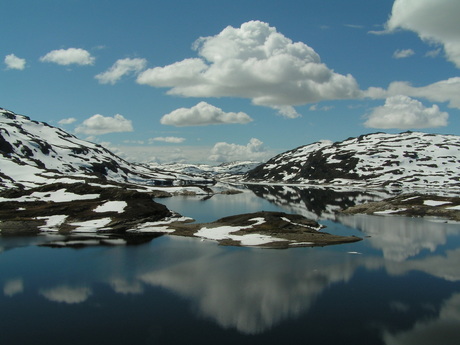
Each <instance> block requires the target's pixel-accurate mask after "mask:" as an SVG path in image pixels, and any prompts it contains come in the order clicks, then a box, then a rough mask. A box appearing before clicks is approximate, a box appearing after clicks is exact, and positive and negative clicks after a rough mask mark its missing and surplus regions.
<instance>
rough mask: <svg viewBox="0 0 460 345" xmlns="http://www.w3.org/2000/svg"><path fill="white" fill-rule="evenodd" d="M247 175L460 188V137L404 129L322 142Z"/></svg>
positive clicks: (281, 156) (255, 178)
mask: <svg viewBox="0 0 460 345" xmlns="http://www.w3.org/2000/svg"><path fill="white" fill-rule="evenodd" d="M244 180H245V181H247V182H260V181H263V182H282V183H293V184H323V185H324V184H326V185H333V186H352V187H368V188H380V187H385V188H397V189H399V188H423V189H427V188H436V189H441V190H446V189H457V190H458V189H460V137H459V136H455V135H439V134H426V133H419V132H404V133H400V134H386V133H374V134H367V135H362V136H359V137H357V138H349V139H346V140H344V141H341V142H335V143H332V142H330V141H320V142H316V143H313V144H310V145H306V146H301V147H299V148H296V149H294V150H290V151H287V152H285V153H282V154H279V155H277V156H276V157H274V158H272V159H270V160H269V161H267V162H266V163H264V164H262V165H260V166H258V167H256V168H255V169H253V170H251V171H249V172H248V173H247V174H246V175H245V178H244Z"/></svg>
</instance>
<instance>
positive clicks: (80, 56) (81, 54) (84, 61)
mask: <svg viewBox="0 0 460 345" xmlns="http://www.w3.org/2000/svg"><path fill="white" fill-rule="evenodd" d="M40 61H41V62H53V63H56V64H58V65H63V66H67V65H72V64H76V65H93V64H94V62H95V61H96V58H94V57H93V56H91V54H90V53H89V52H88V51H86V50H84V49H81V48H69V49H58V50H52V51H50V52H49V53H47V54H46V55H44V56H42V57H41V58H40Z"/></svg>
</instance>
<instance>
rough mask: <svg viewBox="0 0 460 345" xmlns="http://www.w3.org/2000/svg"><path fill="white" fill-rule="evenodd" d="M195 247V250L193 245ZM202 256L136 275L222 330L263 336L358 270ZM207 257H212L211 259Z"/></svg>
mask: <svg viewBox="0 0 460 345" xmlns="http://www.w3.org/2000/svg"><path fill="white" fill-rule="evenodd" d="M194 245H196V244H194ZM197 248H198V249H199V250H200V251H203V255H199V257H197V258H195V259H194V260H186V261H183V262H180V263H177V264H175V265H173V266H170V267H166V268H162V269H159V270H153V271H151V272H146V273H144V274H142V275H140V279H141V280H142V281H143V282H145V283H147V284H150V285H153V286H161V287H164V288H167V289H169V290H172V291H174V292H175V293H177V294H179V295H180V296H183V297H185V298H187V299H189V300H191V301H192V302H193V303H194V305H195V306H196V308H197V309H198V310H199V312H200V314H201V315H202V316H205V317H207V318H211V319H213V320H214V321H215V322H217V323H218V324H219V325H220V326H222V327H224V328H234V329H237V330H238V331H240V332H243V333H247V334H255V333H260V332H263V331H265V330H267V329H269V328H271V327H272V326H273V325H275V324H277V323H279V322H281V321H282V320H284V319H287V318H291V317H294V316H297V315H299V314H301V313H305V312H306V311H307V310H308V309H309V307H310V306H311V304H312V303H313V302H314V300H315V298H316V297H317V296H318V295H319V294H321V292H322V291H323V290H324V289H325V288H326V287H328V286H330V285H332V284H334V283H337V282H346V281H348V280H349V279H350V277H351V276H352V275H353V272H354V271H355V269H356V267H357V266H359V262H358V261H357V257H356V256H351V255H348V256H341V258H340V259H339V258H337V257H334V256H335V255H334V254H332V255H331V253H326V252H324V251H323V252H322V251H321V250H318V251H309V252H301V251H296V250H289V251H285V252H283V253H280V252H269V251H261V250H237V251H228V250H225V249H222V248H220V247H219V250H218V251H216V250H215V248H212V249H211V253H212V254H211V253H207V254H206V253H205V252H206V251H208V250H209V249H210V247H209V246H202V245H200V246H199V247H197ZM210 254H211V255H210Z"/></svg>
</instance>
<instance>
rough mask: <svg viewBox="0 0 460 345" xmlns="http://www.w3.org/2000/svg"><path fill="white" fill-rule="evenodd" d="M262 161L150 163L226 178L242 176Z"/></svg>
mask: <svg viewBox="0 0 460 345" xmlns="http://www.w3.org/2000/svg"><path fill="white" fill-rule="evenodd" d="M260 164H261V163H260V162H252V161H242V162H230V163H222V164H220V165H217V166H213V165H208V164H188V163H170V164H161V165H160V164H150V167H152V168H161V169H163V170H166V171H171V172H176V173H182V174H187V175H194V176H201V177H206V178H218V179H225V178H227V177H232V178H234V177H237V176H241V175H243V174H245V173H247V172H248V171H250V170H252V169H254V168H256V167H257V166H259V165H260Z"/></svg>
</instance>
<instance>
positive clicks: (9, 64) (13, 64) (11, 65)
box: [4, 54, 26, 70]
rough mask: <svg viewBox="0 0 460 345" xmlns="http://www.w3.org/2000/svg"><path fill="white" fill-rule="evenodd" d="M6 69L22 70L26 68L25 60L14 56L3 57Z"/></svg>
mask: <svg viewBox="0 0 460 345" xmlns="http://www.w3.org/2000/svg"><path fill="white" fill-rule="evenodd" d="M4 62H5V64H6V68H7V69H18V70H23V69H24V68H26V59H21V58H19V57H17V56H16V55H14V54H9V55H7V56H5V60H4Z"/></svg>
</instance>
